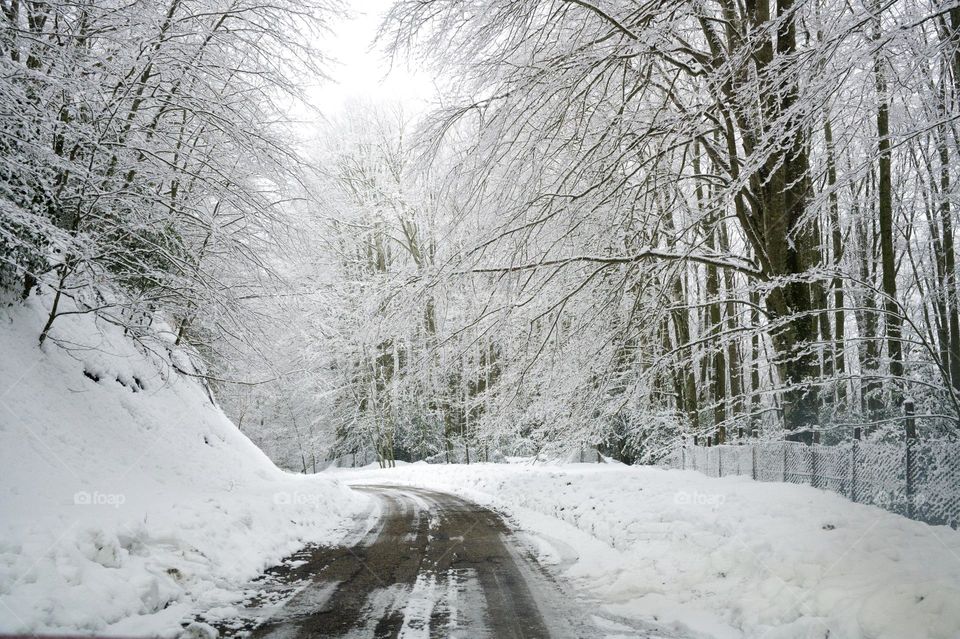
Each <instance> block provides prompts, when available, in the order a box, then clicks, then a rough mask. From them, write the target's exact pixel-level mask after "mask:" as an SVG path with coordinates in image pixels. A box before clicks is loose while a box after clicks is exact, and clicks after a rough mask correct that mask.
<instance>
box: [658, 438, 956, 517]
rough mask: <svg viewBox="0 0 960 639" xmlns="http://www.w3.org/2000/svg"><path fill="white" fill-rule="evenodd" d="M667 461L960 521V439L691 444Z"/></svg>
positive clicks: (709, 472) (903, 512) (909, 514)
mask: <svg viewBox="0 0 960 639" xmlns="http://www.w3.org/2000/svg"><path fill="white" fill-rule="evenodd" d="M667 464H668V465H669V466H671V467H674V468H683V469H686V470H696V471H699V472H701V473H703V474H705V475H708V476H710V477H726V476H729V475H742V476H747V477H752V478H753V479H756V480H758V481H768V482H790V483H794V484H808V485H810V486H814V487H816V488H822V489H824V490H830V491H833V492H835V493H838V494H841V495H843V496H845V497H847V498H848V499H850V500H852V501H855V502H857V503H861V504H869V505H873V506H879V507H880V508H884V509H886V510H889V511H892V512H895V513H898V514H901V515H904V516H907V517H910V518H912V519H917V520H919V521H924V522H927V523H929V524H935V525H949V526H952V527H954V528H956V527H957V526H958V523H960V442H943V441H935V442H922V441H918V440H907V441H906V442H901V443H874V442H870V443H867V442H859V441H853V442H848V443H844V444H838V445H831V446H825V445H821V444H813V445H807V444H803V443H800V442H787V441H781V442H758V443H755V444H745V445H722V446H711V447H704V446H689V445H688V446H683V447H681V448H679V449H678V450H676V451H675V452H674V454H673V455H671V456H670V457H669V458H668V461H667Z"/></svg>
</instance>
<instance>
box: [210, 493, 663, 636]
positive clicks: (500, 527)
mask: <svg viewBox="0 0 960 639" xmlns="http://www.w3.org/2000/svg"><path fill="white" fill-rule="evenodd" d="M358 488H359V489H360V490H362V491H364V492H367V493H369V494H371V495H373V496H374V497H375V498H376V499H377V501H378V502H379V507H380V512H381V517H380V518H379V521H378V522H377V523H376V524H375V525H374V526H373V528H371V529H369V530H367V531H366V533H365V534H364V533H361V534H360V536H359V538H358V539H357V543H356V544H355V545H353V546H340V547H334V548H329V547H322V546H313V547H311V548H310V550H309V552H306V553H301V554H299V555H298V556H297V558H296V560H295V561H290V562H286V563H285V564H283V565H282V566H281V567H279V571H275V572H274V576H275V577H277V578H278V579H279V580H280V581H283V582H286V583H288V584H290V585H295V589H294V590H293V592H294V593H295V594H293V596H291V597H289V598H288V599H287V600H286V601H285V602H284V603H283V604H282V605H279V606H273V607H267V608H266V609H264V607H259V608H258V607H257V606H255V605H254V606H251V607H250V608H248V609H247V610H246V611H244V612H242V614H241V616H242V617H243V616H245V617H247V618H248V619H251V620H252V619H257V618H259V619H261V620H263V621H262V622H260V623H259V625H257V627H256V628H255V630H254V632H253V636H254V637H260V638H266V637H271V638H283V639H293V638H295V637H351V638H352V637H357V638H360V637H370V638H373V637H406V638H411V637H424V638H426V637H469V638H471V639H472V638H479V637H492V638H501V637H504V638H513V637H516V638H520V637H526V638H532V637H537V638H540V637H551V638H566V637H597V636H604V635H605V634H606V632H605V631H607V632H608V631H610V630H611V627H610V625H611V623H612V622H610V621H607V622H606V625H607V627H605V628H602V627H598V626H597V625H596V624H597V623H603V622H602V620H599V619H595V618H593V617H592V616H591V615H590V614H586V611H583V610H579V609H578V608H577V606H576V605H574V604H573V603H572V602H573V601H574V599H573V598H572V597H570V596H568V594H567V593H565V592H564V589H563V588H562V586H561V585H560V584H558V583H557V582H556V581H555V580H554V579H553V578H552V577H551V576H550V575H549V574H547V573H546V572H544V571H543V569H542V568H541V567H540V566H539V565H538V564H537V563H536V561H535V560H533V558H532V554H531V550H532V549H530V548H528V547H527V544H526V542H525V541H524V540H523V538H521V537H519V536H515V535H514V534H513V533H512V532H511V530H510V529H509V528H508V527H507V526H506V525H505V524H504V522H503V520H502V519H501V518H500V516H499V515H497V514H496V513H494V512H492V511H490V510H488V509H485V508H482V507H480V506H477V505H475V504H472V503H470V502H467V501H465V500H463V499H460V498H458V497H454V496H452V495H448V494H443V493H437V492H432V491H427V490H422V489H415V488H403V487H397V486H391V487H387V486H360V487H358ZM368 521H369V520H368ZM264 617H265V618H264ZM233 621H234V622H235V621H236V620H233ZM230 624H231V621H230V620H228V621H227V622H226V623H225V624H224V625H222V626H221V628H224V629H225V626H229V625H230ZM234 625H235V626H236V627H242V626H247V627H249V624H247V623H240V624H236V623H234ZM614 626H615V627H616V631H617V632H616V633H615V634H616V636H620V637H650V636H660V635H651V634H649V633H648V632H646V631H643V630H641V629H635V628H630V627H628V626H622V625H620V624H614Z"/></svg>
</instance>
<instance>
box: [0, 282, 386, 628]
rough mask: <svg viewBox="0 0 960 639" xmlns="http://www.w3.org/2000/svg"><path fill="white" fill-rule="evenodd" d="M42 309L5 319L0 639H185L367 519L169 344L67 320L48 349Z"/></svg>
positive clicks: (33, 304) (350, 496) (352, 499)
mask: <svg viewBox="0 0 960 639" xmlns="http://www.w3.org/2000/svg"><path fill="white" fill-rule="evenodd" d="M42 300H43V298H40V299H37V298H34V299H32V300H30V303H28V304H27V305H26V306H25V307H16V308H15V310H13V311H11V310H6V311H0V313H2V315H0V323H2V326H0V354H2V355H0V632H6V633H26V632H35V633H46V632H62V631H82V632H91V631H95V632H97V633H100V634H106V633H109V634H127V635H132V634H136V635H143V634H162V635H173V634H176V632H177V631H178V630H179V629H180V624H181V621H182V620H184V619H185V618H187V617H188V616H189V613H190V612H191V611H192V610H195V609H198V608H203V609H208V608H210V607H215V606H217V605H220V604H222V603H225V602H229V601H230V600H231V599H232V598H233V597H234V592H233V590H234V589H235V588H236V587H237V586H238V584H241V583H243V582H245V581H246V580H248V579H249V578H251V577H253V576H254V575H255V574H257V573H258V572H259V571H260V570H262V569H263V568H265V567H266V566H269V565H271V564H273V563H275V562H276V561H277V560H279V559H280V558H281V557H283V556H284V555H285V554H287V553H289V552H291V551H292V550H294V549H295V548H297V547H299V546H300V545H301V544H302V543H303V542H304V541H318V540H322V539H327V540H336V539H338V538H339V537H340V536H341V535H342V534H343V529H344V527H345V526H346V525H347V524H348V522H349V520H350V517H351V516H353V515H356V514H359V513H360V512H362V511H364V510H366V509H367V507H368V503H367V499H366V498H365V497H363V496H362V495H358V494H357V493H354V492H353V491H351V490H349V489H347V488H346V487H344V486H342V485H340V484H339V483H337V482H336V481H333V480H330V479H320V478H316V477H305V476H295V475H289V474H285V473H283V472H281V471H280V470H278V469H277V468H276V467H274V465H273V464H272V463H271V462H270V461H269V460H268V459H267V458H266V457H265V456H264V455H263V453H262V452H261V451H260V450H258V449H257V448H256V447H255V446H254V445H253V444H252V443H251V442H250V441H249V440H248V439H247V438H246V437H245V436H244V435H242V434H241V433H240V432H239V431H238V430H237V428H236V427H235V426H234V425H233V424H232V423H231V422H230V421H229V420H228V419H227V418H226V417H225V416H224V414H223V413H222V412H221V410H220V409H219V408H217V407H216V406H214V405H213V404H212V402H211V400H210V399H209V397H208V396H207V393H206V391H205V390H204V388H203V387H202V385H201V384H200V383H198V382H197V381H195V380H193V379H190V378H187V377H184V376H181V375H179V374H177V373H174V372H173V371H172V369H171V367H170V366H169V364H168V363H167V362H166V361H164V360H165V358H166V357H167V355H166V352H167V345H166V344H164V343H162V342H158V343H157V344H156V345H155V346H156V348H155V349H152V350H155V351H156V352H157V353H163V355H159V354H156V353H154V354H147V353H146V352H145V351H144V350H143V349H140V348H138V347H136V346H135V345H134V344H133V343H132V342H131V341H130V340H128V339H126V338H124V336H123V335H122V333H121V331H120V330H119V329H116V328H115V327H113V326H110V325H107V324H104V323H102V322H101V323H95V322H94V319H93V317H92V316H89V315H73V316H64V317H61V318H60V319H58V321H57V324H56V326H55V328H54V333H53V337H54V338H55V339H56V340H57V341H58V342H59V344H60V346H59V347H58V346H55V345H54V344H50V343H48V344H46V345H45V346H44V348H43V350H42V351H41V350H40V349H39V348H38V346H37V336H38V334H39V332H40V329H41V327H42V325H43V307H42V303H41V302H42ZM173 356H174V357H176V358H178V359H179V360H180V365H181V366H188V365H189V362H188V361H187V360H186V358H185V355H184V354H183V353H179V352H177V351H176V350H174V351H173Z"/></svg>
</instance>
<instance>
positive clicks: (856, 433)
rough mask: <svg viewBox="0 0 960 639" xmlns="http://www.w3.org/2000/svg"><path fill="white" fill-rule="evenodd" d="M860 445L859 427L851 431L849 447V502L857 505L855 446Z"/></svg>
mask: <svg viewBox="0 0 960 639" xmlns="http://www.w3.org/2000/svg"><path fill="white" fill-rule="evenodd" d="M859 443H860V427H859V426H857V427H856V428H854V429H853V443H852V444H851V445H850V501H852V502H853V503H857V445H858V444H859Z"/></svg>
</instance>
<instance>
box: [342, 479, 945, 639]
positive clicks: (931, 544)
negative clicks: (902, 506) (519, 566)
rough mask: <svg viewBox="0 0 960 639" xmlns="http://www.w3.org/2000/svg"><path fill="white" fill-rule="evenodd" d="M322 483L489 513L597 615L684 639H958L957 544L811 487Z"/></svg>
mask: <svg viewBox="0 0 960 639" xmlns="http://www.w3.org/2000/svg"><path fill="white" fill-rule="evenodd" d="M331 474H332V475H333V476H335V477H339V478H342V479H345V480H348V481H352V482H358V483H364V482H365V483H400V484H407V485H414V486H421V487H426V488H433V489H437V490H446V491H449V492H453V493H457V494H460V495H462V496H464V497H467V498H469V499H472V500H474V501H476V502H478V503H481V504H484V505H488V506H491V507H494V508H498V509H500V510H502V511H504V512H505V513H506V514H508V515H509V516H510V517H511V518H512V519H513V520H514V522H515V523H516V525H517V526H518V527H520V528H521V529H522V530H524V531H527V532H528V533H530V534H531V536H532V542H533V544H532V545H533V547H534V549H535V552H536V553H537V554H538V555H539V557H540V560H541V562H543V563H547V564H551V563H552V564H555V565H556V567H557V568H558V569H560V570H562V571H563V572H564V573H565V574H566V576H567V577H569V578H570V579H571V580H572V582H573V584H574V586H575V587H577V589H578V590H580V592H581V593H582V594H584V595H585V596H586V597H587V598H588V599H589V600H592V601H593V602H595V603H596V604H597V605H599V606H600V609H601V610H602V611H603V612H604V613H605V614H607V615H608V616H609V615H613V616H620V617H626V618H631V619H637V620H644V621H652V622H654V623H657V624H660V625H661V626H663V627H665V628H667V629H675V630H676V631H678V632H680V633H682V636H690V637H710V638H723V639H727V638H743V637H754V638H761V637H762V638H764V639H775V638H782V639H787V638H789V639H797V638H810V639H813V638H815V637H816V638H818V639H823V638H825V637H831V638H833V637H843V638H844V639H857V638H871V639H888V638H889V639H894V638H896V639H905V638H910V639H923V638H925V637H927V638H931V639H932V638H938V639H939V638H943V639H948V638H949V639H955V638H956V637H960V606H958V605H957V602H958V601H960V533H958V532H957V531H954V530H951V529H950V528H946V527H933V526H928V525H926V524H922V523H919V522H914V521H910V520H907V519H904V518H902V517H898V516H896V515H893V514H891V513H888V512H885V511H883V510H880V509H879V508H874V507H870V506H862V505H858V504H853V503H851V502H849V501H847V500H846V499H844V498H843V497H840V496H838V495H835V494H832V493H828V492H825V491H820V490H816V489H813V488H809V487H806V486H797V485H791V484H774V483H760V482H753V481H750V480H749V479H746V478H741V477H729V478H724V479H711V478H708V477H705V476H703V475H700V474H698V473H695V472H692V471H679V470H664V469H659V468H650V467H627V466H622V465H621V466H615V465H606V464H593V465H590V464H572V465H568V466H546V467H541V466H520V465H488V464H479V465H471V466H427V465H425V464H412V465H408V466H404V467H402V468H396V469H393V470H388V471H380V470H362V471H344V470H341V471H334V472H332V473H331Z"/></svg>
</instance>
